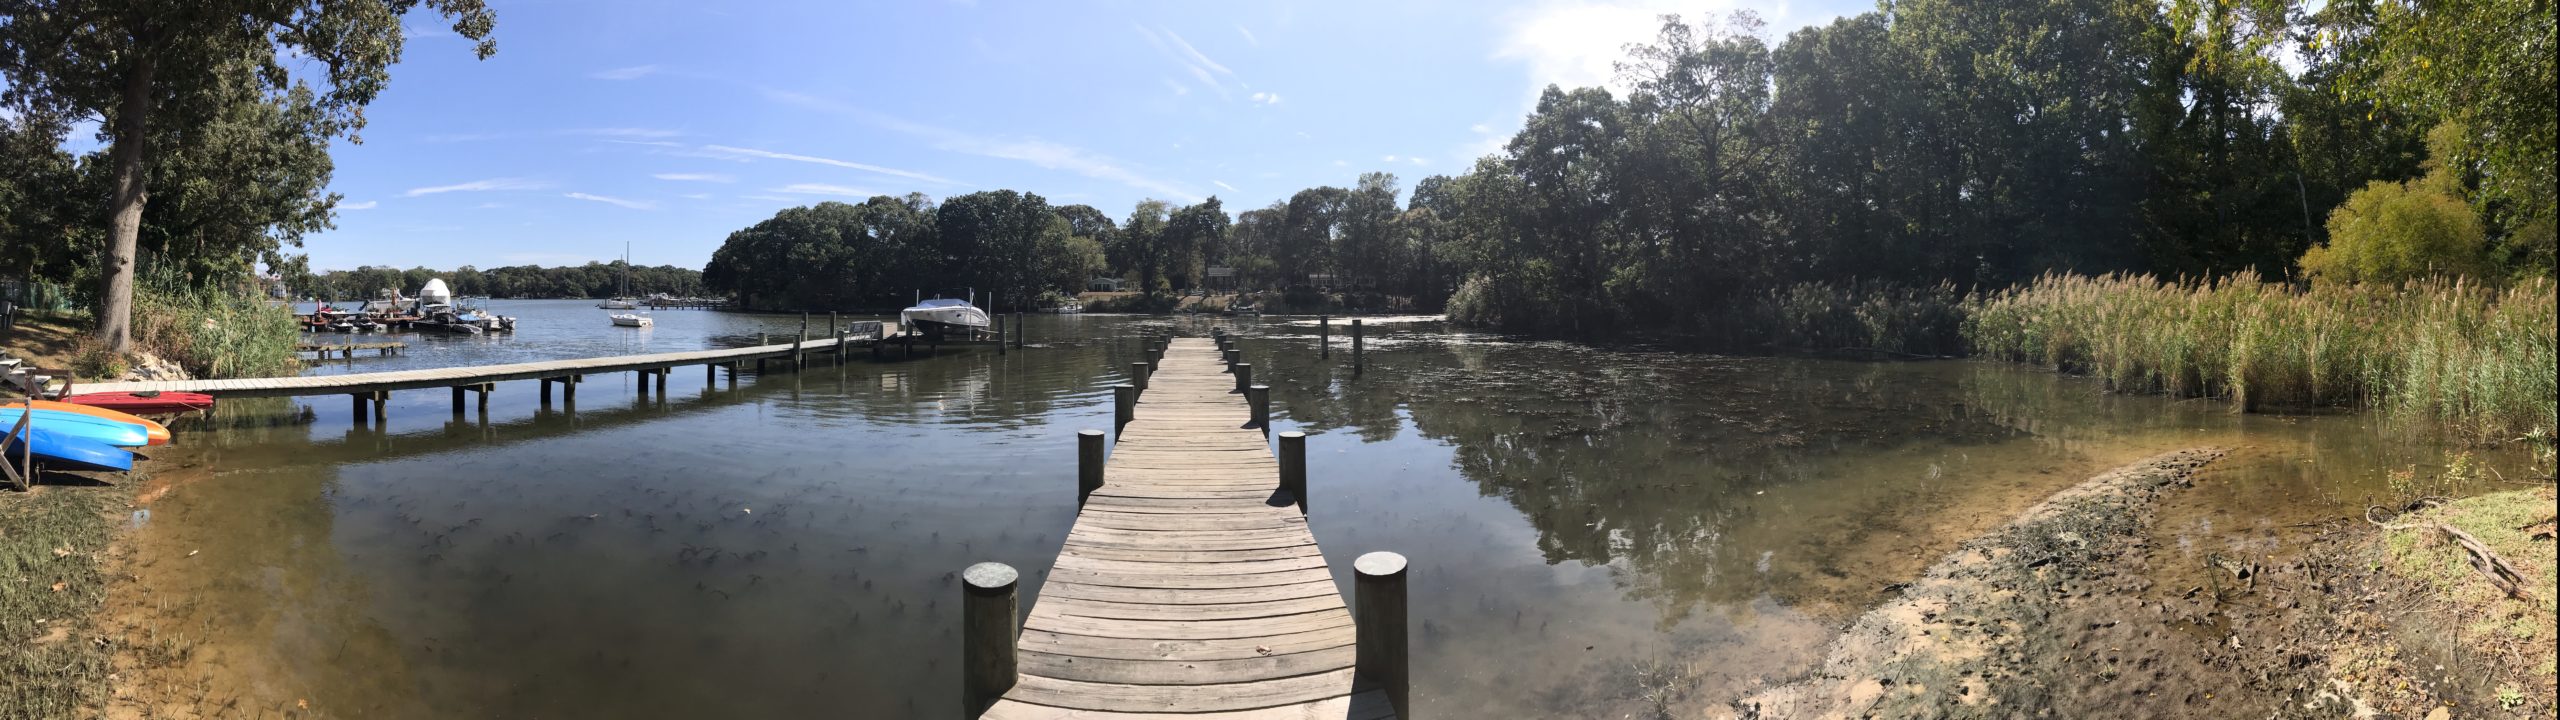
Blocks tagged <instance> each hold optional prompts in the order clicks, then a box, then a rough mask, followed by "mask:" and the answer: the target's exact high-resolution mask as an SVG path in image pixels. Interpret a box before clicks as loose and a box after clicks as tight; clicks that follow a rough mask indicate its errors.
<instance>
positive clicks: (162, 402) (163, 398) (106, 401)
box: [62, 391, 213, 415]
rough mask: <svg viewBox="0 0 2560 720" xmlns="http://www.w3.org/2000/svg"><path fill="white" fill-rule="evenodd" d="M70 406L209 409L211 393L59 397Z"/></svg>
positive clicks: (148, 411)
mask: <svg viewBox="0 0 2560 720" xmlns="http://www.w3.org/2000/svg"><path fill="white" fill-rule="evenodd" d="M62 401H63V402H66V403H71V404H74V405H87V406H90V407H98V408H106V409H108V410H114V411H118V412H126V413H132V414H135V415H160V414H164V413H182V412H192V411H196V410H209V409H212V408H213V396H211V395H206V394H204V393H191V392H151V391H144V392H102V393H82V394H79V395H73V396H71V397H67V398H63V399H62Z"/></svg>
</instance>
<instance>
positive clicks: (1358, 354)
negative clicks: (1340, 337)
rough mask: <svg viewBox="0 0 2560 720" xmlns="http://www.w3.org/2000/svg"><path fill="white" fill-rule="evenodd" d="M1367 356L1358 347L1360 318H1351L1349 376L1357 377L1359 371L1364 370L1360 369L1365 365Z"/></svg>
mask: <svg viewBox="0 0 2560 720" xmlns="http://www.w3.org/2000/svg"><path fill="white" fill-rule="evenodd" d="M1367 354H1368V353H1367V352H1365V351H1364V350H1363V349H1362V348H1361V346H1360V318H1352V319H1351V374H1354V375H1358V374H1360V371H1361V370H1363V369H1365V368H1364V367H1362V366H1363V365H1364V364H1365V362H1366V361H1367V360H1368V358H1367Z"/></svg>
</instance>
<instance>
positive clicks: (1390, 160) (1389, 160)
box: [1378, 155, 1396, 162]
mask: <svg viewBox="0 0 2560 720" xmlns="http://www.w3.org/2000/svg"><path fill="white" fill-rule="evenodd" d="M1378 159H1380V160H1385V161H1387V162H1395V161H1396V156H1394V155H1389V156H1386V157H1383V158H1378Z"/></svg>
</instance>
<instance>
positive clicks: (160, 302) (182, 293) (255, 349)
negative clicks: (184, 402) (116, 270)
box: [133, 282, 301, 378]
mask: <svg viewBox="0 0 2560 720" xmlns="http://www.w3.org/2000/svg"><path fill="white" fill-rule="evenodd" d="M133 336H134V343H135V344H136V345H138V346H140V347H141V348H142V349H144V350H149V351H151V352H152V353H153V354H157V355H159V356H160V357H162V358H164V359H167V360H169V361H171V362H175V363H177V364H179V365H180V366H183V367H185V368H186V369H187V371H188V372H190V373H193V374H195V376H196V377H200V378H231V377H271V376H278V375H291V374H293V373H294V372H295V371H296V370H297V369H298V368H299V367H300V366H301V361H299V360H297V359H296V356H295V354H294V345H295V344H296V343H298V342H301V330H300V328H299V327H297V326H296V325H295V324H294V320H293V311H292V310H291V309H289V308H286V307H283V306H280V305H275V304H271V303H269V302H267V301H266V300H265V299H263V298H260V297H258V296H257V295H256V294H255V293H253V292H250V291H248V290H246V289H237V288H190V287H186V286H184V285H181V284H177V283H162V282H145V283H142V284H141V286H140V287H138V288H137V292H135V293H134V308H133Z"/></svg>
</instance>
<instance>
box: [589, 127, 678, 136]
mask: <svg viewBox="0 0 2560 720" xmlns="http://www.w3.org/2000/svg"><path fill="white" fill-rule="evenodd" d="M569 132H570V133H571V134H575V135H596V136H601V137H616V138H671V137H675V136H678V135H683V134H684V131H682V130H665V129H660V128H635V127H618V128H587V129H584V130H571V131H569Z"/></svg>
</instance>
